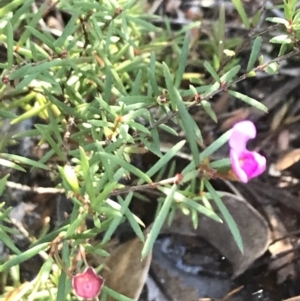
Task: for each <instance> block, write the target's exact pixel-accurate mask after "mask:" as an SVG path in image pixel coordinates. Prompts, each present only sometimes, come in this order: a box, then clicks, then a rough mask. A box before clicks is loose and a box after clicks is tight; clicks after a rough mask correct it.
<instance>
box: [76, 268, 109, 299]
mask: <svg viewBox="0 0 300 301" xmlns="http://www.w3.org/2000/svg"><path fill="white" fill-rule="evenodd" d="M103 284H104V279H103V278H102V277H101V276H99V275H97V273H96V271H95V270H94V269H93V268H92V267H87V268H86V269H85V270H84V271H83V272H82V273H80V274H77V275H75V276H74V277H73V278H72V287H73V289H74V291H75V293H76V295H77V296H78V297H81V298H83V299H86V300H92V299H94V298H96V297H98V295H99V294H100V292H101V289H102V286H103Z"/></svg>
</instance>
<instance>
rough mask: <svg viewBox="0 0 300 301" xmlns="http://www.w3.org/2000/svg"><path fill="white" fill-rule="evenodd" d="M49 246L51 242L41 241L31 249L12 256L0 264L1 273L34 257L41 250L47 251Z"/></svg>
mask: <svg viewBox="0 0 300 301" xmlns="http://www.w3.org/2000/svg"><path fill="white" fill-rule="evenodd" d="M48 248H49V243H41V244H39V245H37V246H35V247H33V248H31V249H29V250H26V251H24V252H22V253H21V254H18V255H17V256H13V257H11V259H9V260H7V261H5V263H3V264H1V265H0V273H1V272H3V271H6V270H8V269H10V268H11V267H13V266H16V265H19V264H20V263H22V262H24V261H26V260H28V259H30V258H32V257H33V256H35V255H36V254H38V253H39V252H41V251H46V250H47V249H48Z"/></svg>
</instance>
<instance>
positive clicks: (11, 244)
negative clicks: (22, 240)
mask: <svg viewBox="0 0 300 301" xmlns="http://www.w3.org/2000/svg"><path fill="white" fill-rule="evenodd" d="M0 237H1V241H2V242H3V243H4V244H5V245H6V246H7V247H8V248H9V249H11V250H12V251H13V252H14V253H15V254H17V255H20V254H22V252H21V251H20V250H19V249H18V248H17V247H16V246H15V243H14V242H13V241H12V239H11V238H10V237H9V236H8V235H7V234H6V232H4V231H3V229H2V228H1V225H0Z"/></svg>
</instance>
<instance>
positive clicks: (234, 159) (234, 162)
mask: <svg viewBox="0 0 300 301" xmlns="http://www.w3.org/2000/svg"><path fill="white" fill-rule="evenodd" d="M230 161H231V166H232V169H233V171H234V172H235V174H236V175H237V177H238V178H239V179H240V181H241V182H243V183H248V180H249V179H248V176H247V174H246V172H245V171H244V170H243V169H242V167H241V163H240V159H239V156H238V154H237V153H236V152H235V150H234V149H231V150H230Z"/></svg>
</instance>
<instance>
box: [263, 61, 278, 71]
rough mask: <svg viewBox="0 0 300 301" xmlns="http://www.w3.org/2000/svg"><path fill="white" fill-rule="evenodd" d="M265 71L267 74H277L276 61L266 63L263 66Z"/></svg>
mask: <svg viewBox="0 0 300 301" xmlns="http://www.w3.org/2000/svg"><path fill="white" fill-rule="evenodd" d="M265 72H266V73H268V74H278V72H279V66H278V63H276V62H273V63H271V64H268V66H267V67H266V68H265Z"/></svg>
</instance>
